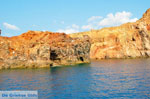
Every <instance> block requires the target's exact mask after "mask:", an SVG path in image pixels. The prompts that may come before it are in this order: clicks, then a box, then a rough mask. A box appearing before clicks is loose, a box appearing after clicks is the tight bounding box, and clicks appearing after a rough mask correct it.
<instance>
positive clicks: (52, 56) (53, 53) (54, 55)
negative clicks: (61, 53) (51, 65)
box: [50, 50, 58, 60]
mask: <svg viewBox="0 0 150 99" xmlns="http://www.w3.org/2000/svg"><path fill="white" fill-rule="evenodd" d="M57 56H58V55H57V54H56V52H55V50H52V51H51V52H50V60H57Z"/></svg>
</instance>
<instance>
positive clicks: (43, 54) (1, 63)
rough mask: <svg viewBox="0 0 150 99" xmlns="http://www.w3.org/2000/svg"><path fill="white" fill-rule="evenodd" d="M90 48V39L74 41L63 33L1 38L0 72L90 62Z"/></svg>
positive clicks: (28, 33) (33, 33)
mask: <svg viewBox="0 0 150 99" xmlns="http://www.w3.org/2000/svg"><path fill="white" fill-rule="evenodd" d="M90 46H91V45H90V40H89V37H88V36H84V37H82V38H71V37H70V36H68V35H66V34H64V33H52V32H39V31H28V32H27V33H24V34H22V35H20V36H16V37H10V38H8V37H0V69H2V68H28V67H32V68H33V67H34V68H36V67H51V66H60V65H71V64H77V63H88V62H90V59H89V52H90Z"/></svg>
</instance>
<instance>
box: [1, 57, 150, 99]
mask: <svg viewBox="0 0 150 99" xmlns="http://www.w3.org/2000/svg"><path fill="white" fill-rule="evenodd" d="M149 82H150V59H126V60H121V59H112V60H101V61H94V62H92V63H91V64H82V65H77V66H70V67H67V66H66V67H56V68H51V69H14V70H1V71H0V90H38V92H39V97H40V99H41V98H43V99H49V98H51V99H56V98H58V99H60V98H61V99H62V98H74V99H78V98H87V97H88V98H136V99H141V98H149V96H150V83H149Z"/></svg>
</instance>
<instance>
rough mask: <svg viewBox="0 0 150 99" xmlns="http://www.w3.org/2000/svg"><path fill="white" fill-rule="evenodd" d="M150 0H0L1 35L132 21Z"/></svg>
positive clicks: (85, 29) (102, 25)
mask: <svg viewBox="0 0 150 99" xmlns="http://www.w3.org/2000/svg"><path fill="white" fill-rule="evenodd" d="M149 4H150V0H0V29H1V30H2V35H3V36H15V35H20V34H22V33H24V32H27V31H28V30H39V31H46V30H47V31H53V32H56V31H58V32H67V33H73V32H80V31H87V30H90V29H100V28H103V27H108V26H117V25H120V24H122V23H126V22H134V21H136V20H137V19H139V18H141V17H142V14H143V13H144V12H145V11H146V10H147V9H148V8H150V6H149Z"/></svg>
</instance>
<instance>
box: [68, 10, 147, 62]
mask: <svg viewBox="0 0 150 99" xmlns="http://www.w3.org/2000/svg"><path fill="white" fill-rule="evenodd" d="M83 35H88V36H89V37H90V38H91V50H90V58H91V59H106V58H135V57H149V56H150V9H148V10H147V11H146V12H145V13H144V15H143V17H142V18H141V19H139V20H138V21H136V22H134V23H126V24H123V25H121V26H117V27H108V28H103V29H100V30H91V31H87V32H81V33H75V34H71V35H70V36H71V37H82V36H83Z"/></svg>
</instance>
